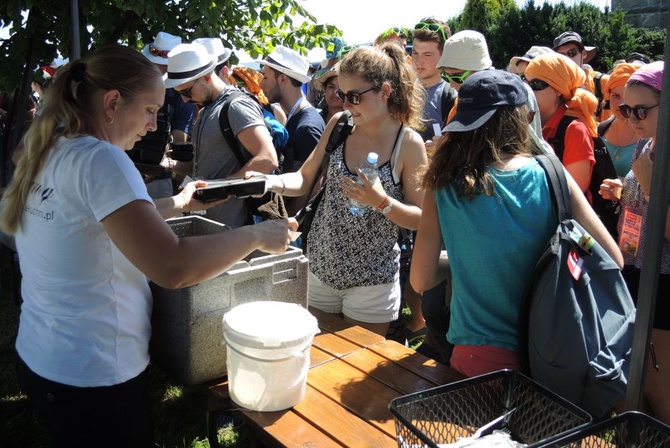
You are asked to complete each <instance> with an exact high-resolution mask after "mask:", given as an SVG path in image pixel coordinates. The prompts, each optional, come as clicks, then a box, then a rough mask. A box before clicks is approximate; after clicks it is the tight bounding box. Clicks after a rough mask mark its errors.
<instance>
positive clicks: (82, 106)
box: [0, 45, 160, 234]
mask: <svg viewBox="0 0 670 448" xmlns="http://www.w3.org/2000/svg"><path fill="white" fill-rule="evenodd" d="M155 76H160V71H159V70H158V68H157V67H156V66H155V65H154V64H153V63H152V62H150V61H149V60H148V59H147V58H145V57H144V56H143V55H142V54H141V53H139V52H138V51H136V50H133V49H131V48H128V47H124V46H121V45H110V46H105V47H102V48H100V49H98V50H96V51H94V52H93V53H91V54H90V55H89V56H88V57H86V58H85V59H82V60H77V61H73V62H71V63H69V64H67V65H65V66H63V67H61V68H60V69H59V70H58V76H57V77H56V78H55V79H54V82H53V84H51V86H50V87H49V89H48V90H47V92H46V97H45V99H44V108H43V109H42V114H41V115H40V116H39V117H37V118H36V119H35V121H33V123H32V125H31V126H30V129H28V132H26V135H25V136H24V137H23V140H22V144H23V146H24V155H23V157H22V158H21V160H20V161H19V164H18V165H17V167H16V170H15V172H14V177H13V179H12V182H11V183H10V185H9V186H8V188H7V191H6V192H5V194H4V196H3V203H4V207H3V211H2V215H0V229H2V230H3V231H4V232H5V233H8V234H13V233H16V231H17V229H18V228H19V226H20V224H21V220H22V218H23V209H24V206H25V203H26V199H27V197H28V193H29V191H30V188H31V187H32V185H33V182H34V181H35V179H36V178H37V176H38V174H39V173H40V171H41V170H42V167H43V166H44V163H45V161H46V159H47V157H48V155H49V152H50V151H51V148H52V147H53V145H54V142H55V141H56V139H57V138H58V137H60V136H65V137H74V136H77V135H82V134H91V133H92V132H93V131H94V129H95V119H96V113H99V112H100V111H99V109H100V99H101V98H102V96H103V95H104V93H105V92H108V91H110V90H118V91H119V93H120V95H121V98H122V99H123V100H124V101H125V102H132V101H133V100H134V99H135V98H136V97H137V96H138V95H140V94H142V93H145V92H147V91H148V90H149V89H150V88H151V86H152V85H154V84H155V82H156V78H155Z"/></svg>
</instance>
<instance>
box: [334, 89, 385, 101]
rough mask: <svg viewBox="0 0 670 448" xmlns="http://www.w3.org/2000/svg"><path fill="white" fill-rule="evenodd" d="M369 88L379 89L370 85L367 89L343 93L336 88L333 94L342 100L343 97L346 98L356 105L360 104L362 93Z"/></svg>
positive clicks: (366, 91)
mask: <svg viewBox="0 0 670 448" xmlns="http://www.w3.org/2000/svg"><path fill="white" fill-rule="evenodd" d="M371 90H379V89H378V88H377V87H370V88H369V89H368V90H364V91H362V92H347V93H344V92H343V91H341V90H340V89H337V90H336V91H335V95H337V96H338V98H339V99H340V100H342V102H344V99H345V98H346V99H347V100H348V101H349V102H350V103H351V104H353V105H354V106H357V105H359V104H361V96H363V94H364V93H368V92H369V91H371Z"/></svg>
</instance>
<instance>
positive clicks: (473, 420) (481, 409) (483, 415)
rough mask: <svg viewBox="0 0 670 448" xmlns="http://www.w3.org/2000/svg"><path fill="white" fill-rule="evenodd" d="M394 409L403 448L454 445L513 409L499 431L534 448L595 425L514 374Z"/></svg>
mask: <svg viewBox="0 0 670 448" xmlns="http://www.w3.org/2000/svg"><path fill="white" fill-rule="evenodd" d="M389 408H390V410H391V413H392V414H393V416H394V417H395V426H396V435H397V439H398V446H399V447H401V448H406V447H423V446H428V447H433V448H436V447H437V444H446V443H455V442H457V441H458V439H459V438H461V437H469V436H472V435H473V434H474V433H475V431H476V430H477V429H478V428H479V427H481V426H483V425H485V424H486V423H488V422H490V421H492V420H493V419H495V418H497V417H500V416H501V415H503V414H505V413H506V412H508V411H510V410H512V409H514V411H513V412H512V413H511V414H509V415H508V416H507V417H506V418H505V419H504V420H503V422H502V423H501V425H500V427H499V428H498V429H503V430H505V431H507V432H508V433H509V434H510V435H511V436H512V438H513V439H514V440H516V441H517V442H520V443H525V444H527V445H528V446H530V447H536V446H540V443H541V442H547V441H550V440H553V439H555V438H557V437H559V436H561V435H564V434H565V433H566V432H567V431H575V430H576V429H578V428H579V429H581V428H583V427H586V426H587V425H588V424H589V423H590V422H591V416H590V415H589V413H588V412H586V411H584V410H582V409H580V408H578V407H577V406H575V405H574V404H572V403H570V402H569V401H567V400H565V399H563V398H561V397H559V396H558V395H556V394H554V393H553V392H551V391H550V390H548V389H546V388H545V387H543V386H540V385H539V384H537V383H536V382H534V381H533V380H531V379H530V378H528V377H527V376H525V375H523V374H521V373H519V372H514V371H511V370H501V371H498V372H493V373H489V374H486V375H481V376H477V377H473V378H468V379H466V380H462V381H458V382H455V383H451V384H447V385H445V386H439V387H436V388H433V389H428V390H425V391H422V392H417V393H413V394H410V395H405V396H402V397H398V398H396V399H394V400H393V401H391V403H390V405H389Z"/></svg>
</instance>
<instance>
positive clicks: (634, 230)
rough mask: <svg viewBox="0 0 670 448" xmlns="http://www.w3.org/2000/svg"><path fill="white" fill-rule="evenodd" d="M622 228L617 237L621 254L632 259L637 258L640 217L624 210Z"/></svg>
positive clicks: (640, 226) (640, 227) (640, 229)
mask: <svg viewBox="0 0 670 448" xmlns="http://www.w3.org/2000/svg"><path fill="white" fill-rule="evenodd" d="M623 213H624V214H623V226H622V228H621V235H620V236H619V248H620V249H621V252H623V253H624V254H627V255H631V256H633V257H635V256H637V251H638V249H639V247H640V233H641V232H642V215H638V214H636V213H633V212H631V211H630V210H624V212H623Z"/></svg>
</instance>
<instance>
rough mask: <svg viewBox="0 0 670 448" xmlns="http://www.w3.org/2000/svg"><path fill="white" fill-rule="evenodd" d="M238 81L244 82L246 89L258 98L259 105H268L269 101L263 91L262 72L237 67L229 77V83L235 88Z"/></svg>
mask: <svg viewBox="0 0 670 448" xmlns="http://www.w3.org/2000/svg"><path fill="white" fill-rule="evenodd" d="M238 79H239V80H242V81H244V87H245V88H246V89H247V90H248V91H249V92H251V93H253V94H254V95H255V96H256V98H258V102H259V103H261V104H264V105H265V104H267V103H268V99H267V98H266V96H265V94H264V93H263V90H261V80H262V79H263V75H261V73H260V72H258V71H257V70H254V69H253V68H249V67H235V68H234V69H233V70H232V71H231V73H230V74H229V75H228V82H229V83H231V84H232V85H234V86H235V85H237V80H238Z"/></svg>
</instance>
